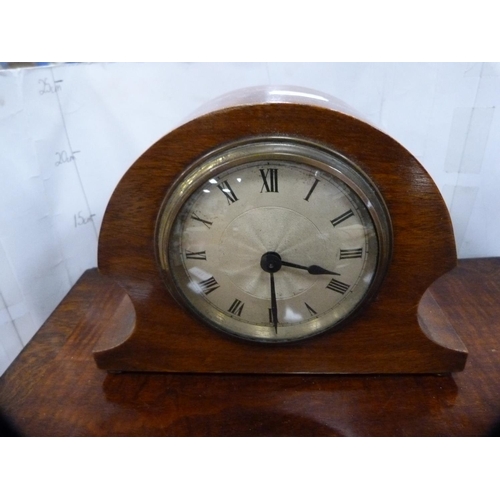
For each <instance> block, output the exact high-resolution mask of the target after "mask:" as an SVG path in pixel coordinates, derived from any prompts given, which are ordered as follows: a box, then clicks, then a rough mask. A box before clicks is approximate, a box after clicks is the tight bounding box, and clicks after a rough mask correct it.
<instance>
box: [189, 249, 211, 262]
mask: <svg viewBox="0 0 500 500" xmlns="http://www.w3.org/2000/svg"><path fill="white" fill-rule="evenodd" d="M186 259H194V260H207V254H206V252H204V251H203V252H189V251H186Z"/></svg>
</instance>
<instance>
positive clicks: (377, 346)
mask: <svg viewBox="0 0 500 500" xmlns="http://www.w3.org/2000/svg"><path fill="white" fill-rule="evenodd" d="M262 135H268V136H286V137H294V138H299V139H305V140H309V141H313V142H316V143H319V144H322V145H325V146H326V147H329V148H331V149H333V150H335V151H337V152H339V153H340V154H342V155H344V156H345V157H346V158H348V159H350V160H351V161H352V162H354V163H355V164H357V165H358V166H359V167H361V168H362V169H363V170H364V171H365V173H366V174H367V175H369V176H370V177H371V179H372V180H373V182H374V183H375V184H376V186H377V187H378V189H379V190H380V192H381V194H382V196H383V198H384V200H385V202H386V204H387V207H388V210H389V212H390V215H391V220H392V226H393V237H394V242H393V257H392V262H391V265H390V267H389V270H388V272H387V275H386V277H385V279H384V282H383V284H382V286H381V288H380V290H379V292H378V294H377V296H376V297H375V299H374V300H373V301H372V302H371V303H370V304H369V305H368V307H366V308H365V309H364V310H363V311H361V312H360V313H359V314H358V315H357V316H356V317H355V318H354V319H353V320H352V321H350V322H349V323H348V324H347V325H345V326H343V327H342V328H341V329H340V330H338V331H333V332H325V333H323V334H321V335H318V336H316V337H313V338H310V339H307V340H304V341H299V342H296V343H290V344H286V345H283V344H280V345H271V346H270V345H262V344H259V343H255V342H249V341H243V340H240V339H236V338H231V337H230V336H227V335H223V334H220V333H219V332H216V331H214V330H212V329H210V328H209V327H207V326H206V325H204V324H203V323H201V322H200V321H199V320H198V319H195V318H194V317H192V316H191V315H190V314H189V313H188V312H186V311H185V310H184V309H183V308H181V307H180V306H179V305H178V304H177V303H176V302H175V301H174V299H173V298H172V297H171V296H170V294H169V293H168V291H167V290H166V288H165V286H164V284H163V282H162V278H161V276H160V272H159V269H158V266H157V264H156V259H155V244H154V234H155V223H156V220H157V214H158V211H159V209H160V206H161V204H162V201H163V199H164V197H165V193H166V191H167V190H168V188H169V187H170V186H171V185H172V183H173V181H174V180H175V179H176V178H177V176H178V175H179V174H180V173H181V172H182V171H183V169H185V168H186V166H188V165H190V164H191V163H192V162H193V161H195V160H196V159H197V158H199V157H201V156H202V155H204V154H206V153H207V152H209V151H211V150H213V149H215V148H217V147H220V146H221V145H223V144H226V143H228V142H231V141H238V140H242V139H246V138H249V137H252V136H262ZM455 265H456V250H455V243H454V237H453V231H452V226H451V221H450V218H449V214H448V211H447V208H446V206H445V204H444V202H443V199H442V197H441V195H440V193H439V191H438V189H437V187H436V186H435V184H434V182H433V181H432V179H431V178H430V176H429V175H428V174H427V172H426V171H425V169H424V168H423V167H422V166H421V165H420V164H419V163H418V161H417V160H416V159H415V158H414V157H413V156H412V155H411V154H410V153H409V152H408V151H407V150H406V149H405V148H403V147H402V146H401V145H399V144H398V143H397V142H396V141H394V140H393V139H392V138H390V137H389V136H388V135H386V134H384V133H383V132H381V131H379V130H378V129H376V128H374V127H373V126H371V125H369V124H367V123H365V122H364V121H362V120H359V119H357V118H354V117H353V116H351V115H349V114H345V113H344V112H339V111H337V110H335V109H332V107H330V106H329V105H328V106H316V105H311V104H304V103H294V102H257V103H255V102H254V103H252V104H243V105H231V106H228V107H223V108H221V109H218V110H216V111H212V112H210V113H208V114H205V115H202V116H200V117H198V118H195V119H194V120H192V121H190V122H188V123H186V124H185V125H183V126H181V127H179V128H177V129H175V130H174V131H172V132H171V133H169V134H168V135H166V136H165V137H163V138H162V139H161V140H160V141H158V142H157V143H156V144H154V145H153V146H152V147H151V148H150V149H149V150H148V151H146V152H145V153H144V154H143V155H142V156H141V157H140V158H139V159H138V160H137V161H136V162H135V163H134V165H133V166H132V167H131V168H130V169H129V170H128V172H127V173H126V174H125V176H124V177H123V179H122V180H121V182H120V183H119V185H118V187H117V188H116V190H115V192H114V194H113V196H112V198H111V200H110V202H109V205H108V208H107V210H106V214H105V217H104V221H103V225H102V229H101V234H100V238H99V270H100V273H101V274H102V275H105V276H106V277H108V278H110V279H111V280H113V282H114V283H116V284H118V285H120V287H121V288H122V289H123V291H124V292H123V293H124V295H128V297H129V298H130V300H128V299H127V300H121V301H120V307H121V309H122V310H123V311H122V313H120V314H124V315H127V317H133V316H134V313H135V323H134V325H135V326H134V327H133V328H132V327H131V326H130V325H131V324H132V323H131V322H130V321H128V322H125V323H126V324H127V325H128V326H127V328H121V329H120V325H121V324H123V323H124V322H123V321H121V322H120V321H118V320H116V318H115V320H114V321H102V322H101V323H100V324H99V325H98V326H97V327H98V328H100V329H101V330H102V337H101V341H100V342H99V344H98V345H97V346H96V347H95V349H94V357H95V360H96V363H97V365H98V366H99V367H100V368H103V369H107V370H110V371H168V372H207V373H444V372H451V371H459V370H461V369H463V367H464V365H465V361H466V357H467V351H466V349H465V346H464V345H463V344H462V342H461V341H460V339H459V338H458V337H457V336H456V334H455V332H454V331H453V329H452V328H451V325H449V323H448V322H447V321H446V319H445V318H444V317H443V315H442V313H441V311H440V308H439V306H438V305H437V304H436V303H435V302H434V301H433V298H432V296H431V294H430V293H429V292H427V293H426V291H427V289H428V287H429V286H430V285H431V284H432V283H433V282H434V281H435V280H436V279H438V278H439V277H440V276H442V275H443V274H445V273H447V272H448V271H450V270H451V269H453V268H454V267H455ZM422 297H423V300H422V301H421V299H422ZM132 309H133V310H132ZM115 316H116V314H115Z"/></svg>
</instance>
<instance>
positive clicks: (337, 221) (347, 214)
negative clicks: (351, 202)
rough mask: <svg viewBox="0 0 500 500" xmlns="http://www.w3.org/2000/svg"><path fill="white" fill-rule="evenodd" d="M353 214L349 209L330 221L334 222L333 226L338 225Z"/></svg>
mask: <svg viewBox="0 0 500 500" xmlns="http://www.w3.org/2000/svg"><path fill="white" fill-rule="evenodd" d="M353 215H354V213H353V211H352V210H350V209H349V210H348V211H347V212H344V213H343V214H342V215H339V216H338V217H335V219H333V220H331V221H330V222H331V223H332V224H333V227H335V226H338V225H339V224H340V223H341V222H344V221H345V220H347V219H348V218H349V217H352V216H353Z"/></svg>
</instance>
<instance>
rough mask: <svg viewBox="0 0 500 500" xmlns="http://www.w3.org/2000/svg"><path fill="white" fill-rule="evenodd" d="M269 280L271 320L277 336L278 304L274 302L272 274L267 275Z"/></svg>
mask: <svg viewBox="0 0 500 500" xmlns="http://www.w3.org/2000/svg"><path fill="white" fill-rule="evenodd" d="M269 276H270V279H271V316H272V320H273V326H274V331H275V332H276V335H277V334H278V303H277V301H276V290H275V288H274V273H269Z"/></svg>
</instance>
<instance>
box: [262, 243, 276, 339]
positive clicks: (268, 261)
mask: <svg viewBox="0 0 500 500" xmlns="http://www.w3.org/2000/svg"><path fill="white" fill-rule="evenodd" d="M260 267H261V269H262V270H263V271H265V272H266V273H269V276H270V277H269V280H270V281H269V283H270V285H271V309H270V310H269V316H270V317H269V321H271V322H272V323H273V326H274V331H275V332H276V334H278V301H277V300H276V289H275V286H274V273H275V272H277V271H279V270H280V269H281V257H280V256H279V254H277V253H276V252H266V253H265V254H264V255H263V256H262V257H261V259H260Z"/></svg>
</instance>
